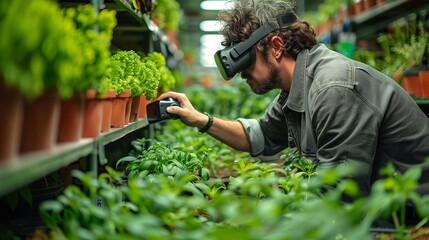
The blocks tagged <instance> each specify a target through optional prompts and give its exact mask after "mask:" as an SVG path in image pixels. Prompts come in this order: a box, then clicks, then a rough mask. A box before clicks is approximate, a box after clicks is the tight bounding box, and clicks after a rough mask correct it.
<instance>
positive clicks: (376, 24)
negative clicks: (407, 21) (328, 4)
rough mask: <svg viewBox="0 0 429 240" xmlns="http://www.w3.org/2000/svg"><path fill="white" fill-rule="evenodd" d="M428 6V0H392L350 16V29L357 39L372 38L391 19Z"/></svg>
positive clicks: (391, 20)
mask: <svg viewBox="0 0 429 240" xmlns="http://www.w3.org/2000/svg"><path fill="white" fill-rule="evenodd" d="M427 8H429V2H428V1H422V0H392V1H386V2H385V3H383V4H380V5H378V6H375V7H373V8H371V9H369V10H367V11H365V12H363V13H361V14H359V15H357V16H354V17H351V18H350V21H351V23H352V31H353V32H355V33H356V36H357V38H358V39H366V38H374V37H376V36H377V34H378V32H379V31H380V30H384V29H385V28H386V26H387V25H389V24H390V23H392V22H393V21H395V20H397V19H399V18H402V17H406V16H407V15H409V14H411V13H415V12H418V11H419V10H422V9H427Z"/></svg>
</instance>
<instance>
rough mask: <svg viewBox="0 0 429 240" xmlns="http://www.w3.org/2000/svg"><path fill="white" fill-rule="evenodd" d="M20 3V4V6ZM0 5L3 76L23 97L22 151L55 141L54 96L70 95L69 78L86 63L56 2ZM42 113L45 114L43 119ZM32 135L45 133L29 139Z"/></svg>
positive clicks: (71, 26)
mask: <svg viewBox="0 0 429 240" xmlns="http://www.w3.org/2000/svg"><path fill="white" fill-rule="evenodd" d="M23 4H25V5H26V7H25V8H21V7H20V6H22V5H23ZM1 8H2V11H1V15H2V16H1V18H2V21H1V23H0V31H1V32H2V36H4V38H3V40H2V41H1V43H0V49H1V52H2V54H1V56H0V72H1V75H2V76H3V80H2V81H3V84H4V86H6V87H7V88H8V89H15V90H16V91H17V92H19V94H20V95H22V96H23V97H24V98H25V104H24V107H25V109H24V119H23V120H22V121H23V126H22V127H20V129H21V130H22V132H21V133H22V135H21V136H20V139H21V140H20V149H21V152H28V151H33V150H42V149H47V148H50V147H52V146H53V145H54V144H55V142H56V136H57V127H58V117H59V114H58V111H59V108H60V106H59V97H70V96H71V94H72V92H73V89H72V86H71V82H73V81H76V80H77V79H81V76H82V70H81V69H82V68H84V64H85V62H84V60H83V57H82V56H81V54H79V50H80V44H78V42H79V41H81V39H82V36H81V34H79V32H78V31H77V30H76V28H75V26H74V24H73V23H72V22H71V21H70V20H69V19H67V18H65V17H64V16H63V15H62V12H61V9H60V7H59V6H58V4H57V3H54V2H51V1H37V2H31V3H27V2H26V1H21V0H18V1H13V2H7V3H2V6H1ZM34 29H37V31H36V32H35V31H34ZM30 32H33V33H34V34H29V33H30ZM7 102H8V101H5V103H7ZM2 103H3V101H2ZM38 106H40V110H39V108H38ZM2 109H8V108H2ZM40 111H42V112H40ZM2 115H3V114H2ZM45 117H47V118H48V119H42V118H45ZM16 122H17V123H19V122H20V121H19V120H16ZM17 135H19V134H17ZM35 137H47V138H45V139H44V140H40V139H38V140H34V138H35ZM3 139H5V140H6V141H9V140H13V139H14V138H13V137H10V138H9V137H5V136H4V137H3Z"/></svg>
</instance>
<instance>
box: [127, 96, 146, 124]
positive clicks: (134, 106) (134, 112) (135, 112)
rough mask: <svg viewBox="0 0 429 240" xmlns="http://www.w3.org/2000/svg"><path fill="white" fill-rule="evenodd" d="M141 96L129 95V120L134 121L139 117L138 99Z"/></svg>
mask: <svg viewBox="0 0 429 240" xmlns="http://www.w3.org/2000/svg"><path fill="white" fill-rule="evenodd" d="M142 97H143V96H134V97H131V111H130V122H135V121H137V120H138V119H139V111H140V99H141V98H142Z"/></svg>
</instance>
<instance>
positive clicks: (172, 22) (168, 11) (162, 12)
mask: <svg viewBox="0 0 429 240" xmlns="http://www.w3.org/2000/svg"><path fill="white" fill-rule="evenodd" d="M152 13H153V18H154V19H155V21H156V22H157V24H158V26H160V27H161V28H162V29H163V30H165V31H168V30H177V29H178V28H179V23H180V20H181V18H182V12H181V11H180V5H179V3H178V2H177V1H176V0H157V1H156V4H155V7H154V10H153V12H152Z"/></svg>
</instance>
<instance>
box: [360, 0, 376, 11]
mask: <svg viewBox="0 0 429 240" xmlns="http://www.w3.org/2000/svg"><path fill="white" fill-rule="evenodd" d="M375 4H376V2H375V0H363V9H364V10H369V9H371V8H372V7H374V6H375Z"/></svg>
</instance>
